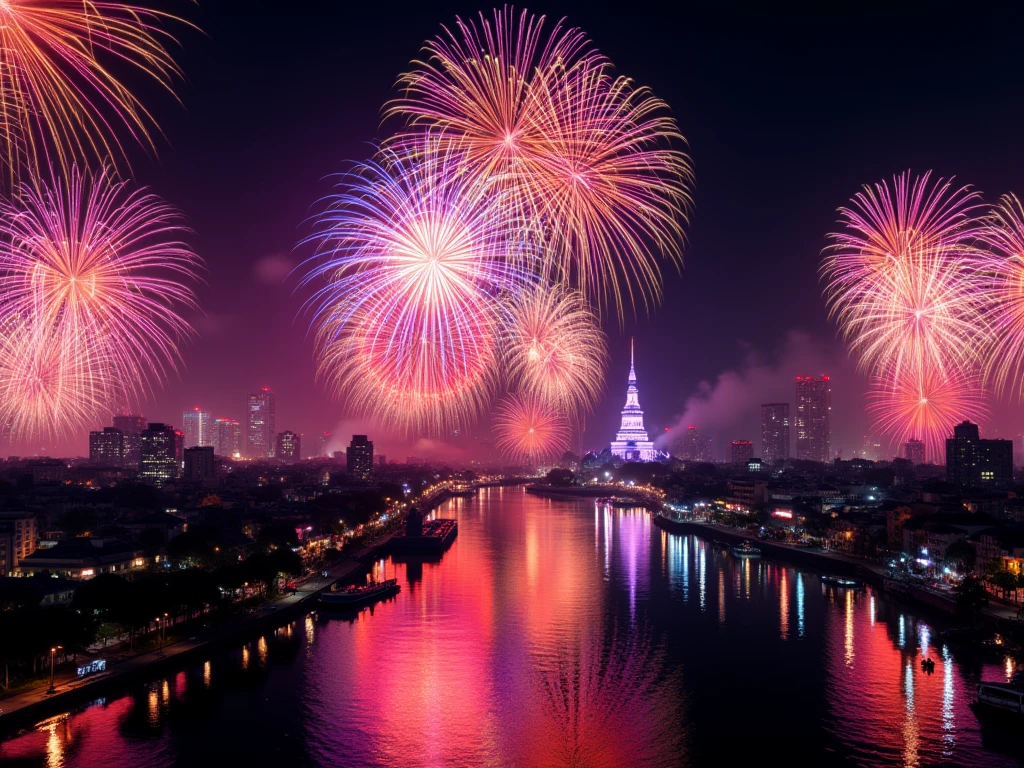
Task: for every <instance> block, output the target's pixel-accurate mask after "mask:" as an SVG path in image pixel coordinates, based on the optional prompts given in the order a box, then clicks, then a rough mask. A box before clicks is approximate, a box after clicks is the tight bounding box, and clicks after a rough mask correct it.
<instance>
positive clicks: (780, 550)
mask: <svg viewBox="0 0 1024 768" xmlns="http://www.w3.org/2000/svg"><path fill="white" fill-rule="evenodd" d="M653 517H654V524H655V525H656V526H657V527H659V528H661V529H662V530H664V531H668V532H669V533H674V534H678V535H694V536H700V537H701V538H704V539H708V540H710V541H718V542H721V543H723V544H730V545H736V544H742V543H743V542H744V541H748V540H750V539H751V534H750V532H749V531H740V530H736V529H734V528H726V527H725V526H721V525H716V524H714V523H704V522H697V521H695V520H672V519H671V518H667V517H665V516H663V515H657V514H656V515H654V516H653ZM756 546H757V547H758V548H759V549H760V550H761V551H762V553H763V554H765V555H767V556H769V557H777V558H779V559H782V560H787V561H788V562H791V563H794V564H796V565H805V566H807V567H811V568H815V569H816V570H819V571H826V572H829V573H834V574H836V575H839V576H847V577H850V578H856V579H860V580H862V581H864V582H866V583H868V584H871V585H872V586H873V587H875V588H877V589H879V590H883V591H885V592H886V593H887V594H890V595H894V596H896V597H899V598H903V599H905V600H906V601H907V602H910V603H913V604H914V605H916V606H919V607H923V608H928V609H931V610H935V611H940V612H942V613H944V614H946V615H947V616H952V615H953V614H954V613H955V611H956V600H955V597H954V596H953V595H952V594H949V595H947V594H944V593H940V592H938V591H936V590H932V589H928V588H926V587H924V586H921V585H917V584H913V583H910V582H905V581H897V580H895V579H891V578H889V576H888V573H887V571H886V569H885V568H884V567H883V566H881V565H880V564H876V563H871V562H867V561H865V560H862V559H859V558H855V557H851V556H849V555H843V554H840V553H837V552H824V551H822V550H817V549H808V548H806V547H797V546H795V545H793V544H783V543H781V542H776V541H766V540H762V539H758V540H757V542H756ZM982 614H983V616H984V618H985V619H986V620H987V621H988V622H990V623H992V624H994V625H995V626H996V627H998V628H999V629H1001V630H1003V631H1006V632H1008V633H1010V634H1013V635H1017V634H1019V633H1020V632H1021V624H1020V622H1019V621H1017V617H1016V610H1015V609H1013V608H1010V607H1009V606H1003V605H989V606H988V607H987V608H985V609H984V610H983V611H982Z"/></svg>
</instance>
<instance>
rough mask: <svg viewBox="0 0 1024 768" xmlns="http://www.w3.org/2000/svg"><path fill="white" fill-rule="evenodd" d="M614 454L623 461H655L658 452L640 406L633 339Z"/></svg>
mask: <svg viewBox="0 0 1024 768" xmlns="http://www.w3.org/2000/svg"><path fill="white" fill-rule="evenodd" d="M611 451H612V455H613V456H615V457H617V458H619V459H622V460H623V461H654V460H655V458H656V456H657V452H656V451H655V450H654V443H653V442H652V441H651V440H649V439H648V438H647V430H645V429H644V412H643V409H642V408H641V407H640V390H639V389H638V388H637V385H636V366H635V355H634V349H633V340H632V339H630V340H629V380H628V381H627V386H626V406H625V407H624V408H623V409H622V425H621V426H620V428H619V432H618V434H616V435H615V440H614V441H613V442H612V445H611Z"/></svg>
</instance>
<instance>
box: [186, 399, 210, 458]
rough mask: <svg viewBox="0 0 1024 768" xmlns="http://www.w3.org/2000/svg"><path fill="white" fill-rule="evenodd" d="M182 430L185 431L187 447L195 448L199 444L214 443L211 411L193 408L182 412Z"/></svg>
mask: <svg viewBox="0 0 1024 768" xmlns="http://www.w3.org/2000/svg"><path fill="white" fill-rule="evenodd" d="M181 431H182V432H184V433H185V447H186V448H195V447H196V446H197V445H213V430H212V429H211V425H210V412H209V411H201V410H199V409H198V408H193V409H192V410H191V411H185V412H184V413H183V414H181Z"/></svg>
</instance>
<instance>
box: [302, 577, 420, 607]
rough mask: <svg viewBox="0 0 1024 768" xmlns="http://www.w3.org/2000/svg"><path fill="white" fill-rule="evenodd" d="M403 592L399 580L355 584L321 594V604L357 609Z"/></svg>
mask: <svg viewBox="0 0 1024 768" xmlns="http://www.w3.org/2000/svg"><path fill="white" fill-rule="evenodd" d="M401 590H402V587H401V586H399V584H398V579H386V580H385V581H378V582H375V583H373V584H355V585H353V586H351V587H346V588H345V589H340V590H338V591H337V592H323V593H321V594H320V604H321V605H323V606H334V607H346V608H350V607H355V606H359V605H365V604H366V603H370V602H373V601H374V600H379V599H381V598H384V597H390V596H391V595H394V594H397V593H398V592H400V591H401Z"/></svg>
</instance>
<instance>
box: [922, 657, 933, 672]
mask: <svg viewBox="0 0 1024 768" xmlns="http://www.w3.org/2000/svg"><path fill="white" fill-rule="evenodd" d="M921 669H922V670H924V671H925V672H927V673H928V674H929V675H930V674H931V673H932V672H934V671H935V660H934V659H921Z"/></svg>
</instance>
